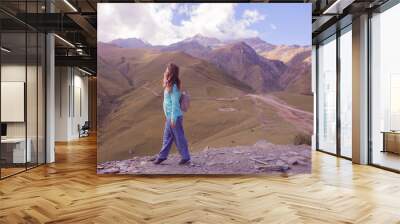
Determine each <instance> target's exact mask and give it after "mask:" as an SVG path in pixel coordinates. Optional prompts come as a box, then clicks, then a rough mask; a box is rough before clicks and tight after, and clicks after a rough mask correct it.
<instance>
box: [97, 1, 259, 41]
mask: <svg viewBox="0 0 400 224" xmlns="http://www.w3.org/2000/svg"><path fill="white" fill-rule="evenodd" d="M236 6H237V5H236V4H231V3H224V4H197V5H187V4H152V3H135V4H123V3H100V4H99V5H98V17H97V18H98V39H99V40H100V41H105V42H107V41H111V40H113V39H117V38H128V37H136V38H140V39H142V40H144V41H147V42H149V43H151V44H171V43H174V42H177V41H180V40H182V39H184V38H187V37H191V36H194V35H196V34H202V35H205V36H210V37H216V38H219V39H232V38H245V37H254V36H257V35H258V34H259V33H258V31H257V30H254V29H251V28H250V26H251V25H252V24H254V23H256V22H259V21H261V20H264V19H265V16H264V15H261V14H260V13H259V12H258V11H257V10H245V11H244V12H243V14H242V15H235V13H236V12H235V7H236ZM174 15H179V16H180V17H181V18H184V19H183V20H182V21H181V23H180V24H174V23H173V18H174ZM182 15H184V16H185V17H182Z"/></svg>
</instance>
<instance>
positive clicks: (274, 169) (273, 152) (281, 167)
mask: <svg viewBox="0 0 400 224" xmlns="http://www.w3.org/2000/svg"><path fill="white" fill-rule="evenodd" d="M191 156H192V161H191V163H189V164H186V165H178V162H179V160H180V156H179V154H171V155H170V156H169V158H168V160H166V161H164V162H163V163H162V164H160V165H154V164H153V162H152V160H154V156H144V157H134V158H132V159H127V160H119V161H108V162H103V163H99V164H98V165H97V173H98V174H111V173H114V174H288V175H290V174H299V173H310V172H311V148H310V146H308V145H275V144H272V143H269V142H267V141H259V142H257V143H256V144H254V145H251V146H236V147H223V148H208V147H207V148H205V149H204V150H202V151H200V152H194V153H192V155H191Z"/></svg>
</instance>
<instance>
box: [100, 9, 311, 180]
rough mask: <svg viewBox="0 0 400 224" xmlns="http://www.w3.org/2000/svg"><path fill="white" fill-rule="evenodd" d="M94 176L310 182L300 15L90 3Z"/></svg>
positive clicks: (303, 19)
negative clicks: (93, 21)
mask: <svg viewBox="0 0 400 224" xmlns="http://www.w3.org/2000/svg"><path fill="white" fill-rule="evenodd" d="M97 49H98V96H97V97H98V158H97V159H98V164H97V172H98V174H106V173H117V174H289V175H290V174H298V173H309V172H310V171H311V146H310V145H311V136H312V133H313V94H312V89H311V4H267V3H238V4H228V3H227V4H225V3H224V4H222V3H221V4H219V3H200V4H184V3H179V4H178V3H174V4H159V3H101V4H98V46H97Z"/></svg>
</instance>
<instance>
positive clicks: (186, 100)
mask: <svg viewBox="0 0 400 224" xmlns="http://www.w3.org/2000/svg"><path fill="white" fill-rule="evenodd" d="M179 103H180V105H181V110H182V111H183V112H187V111H188V110H189V107H190V95H189V94H188V93H186V92H182V94H181V98H180V99H179Z"/></svg>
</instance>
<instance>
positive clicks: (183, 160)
mask: <svg viewBox="0 0 400 224" xmlns="http://www.w3.org/2000/svg"><path fill="white" fill-rule="evenodd" d="M189 162H190V159H181V161H179V165H185V164H187V163H189Z"/></svg>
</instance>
